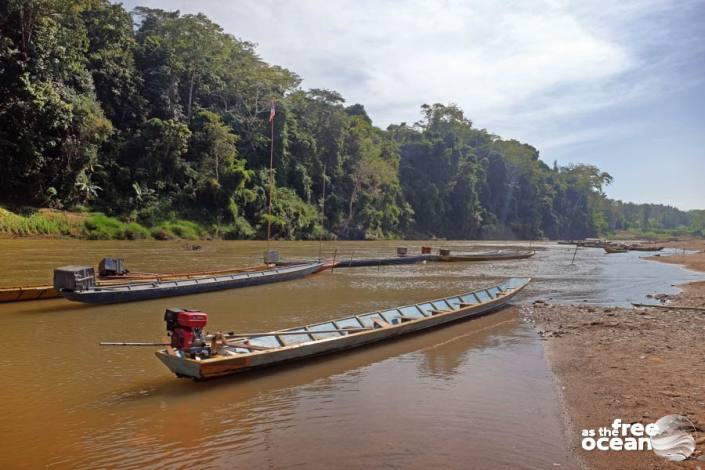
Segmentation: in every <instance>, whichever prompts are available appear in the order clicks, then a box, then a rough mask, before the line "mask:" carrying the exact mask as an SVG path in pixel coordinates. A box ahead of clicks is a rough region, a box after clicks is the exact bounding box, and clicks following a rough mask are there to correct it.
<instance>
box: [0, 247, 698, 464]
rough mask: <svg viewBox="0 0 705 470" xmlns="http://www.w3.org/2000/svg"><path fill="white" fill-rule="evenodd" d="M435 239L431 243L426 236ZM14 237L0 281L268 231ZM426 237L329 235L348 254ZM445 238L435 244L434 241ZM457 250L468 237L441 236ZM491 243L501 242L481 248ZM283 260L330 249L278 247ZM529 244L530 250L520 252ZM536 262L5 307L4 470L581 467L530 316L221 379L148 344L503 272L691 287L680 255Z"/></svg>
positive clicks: (142, 266) (246, 250)
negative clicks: (182, 321)
mask: <svg viewBox="0 0 705 470" xmlns="http://www.w3.org/2000/svg"><path fill="white" fill-rule="evenodd" d="M427 243H429V242H427ZM201 244H202V245H203V250H202V251H189V250H186V249H185V248H184V243H183V242H151V241H142V242H88V241H75V240H0V276H1V277H0V285H4V286H8V285H16V284H30V283H41V282H48V281H49V279H50V277H51V269H52V268H53V267H55V266H59V265H64V264H87V265H93V266H95V265H96V264H97V263H98V261H99V260H100V258H101V257H103V256H113V257H121V258H124V259H125V261H126V263H127V265H128V267H129V268H131V269H132V270H134V271H159V272H166V271H179V270H194V269H215V268H226V267H231V266H247V265H254V264H258V263H259V260H260V259H261V253H262V251H263V249H264V247H265V245H264V243H261V242H222V241H218V242H201ZM421 244H422V243H421V242H336V243H333V242H329V243H324V245H323V251H324V253H331V252H332V251H333V250H334V249H337V250H338V255H337V256H338V258H341V257H350V256H351V254H352V255H353V256H355V257H361V256H373V255H389V254H391V253H393V252H394V248H395V247H396V246H397V245H405V246H408V247H409V249H410V252H417V251H418V249H419V246H420V245H421ZM434 244H435V245H436V246H438V243H434ZM443 244H444V245H453V246H459V247H471V246H478V245H480V244H478V243H472V242H457V243H455V242H453V243H451V242H443ZM483 245H497V243H492V244H488V243H484V244H483ZM273 246H274V247H275V248H277V249H279V250H280V251H281V253H282V255H284V256H285V257H290V258H304V257H315V256H316V255H317V254H318V250H319V245H318V243H315V242H311V243H306V242H277V243H275V244H274V245H273ZM523 246H526V244H524V245H523ZM534 246H535V247H536V248H537V250H538V252H537V255H536V256H535V257H534V258H531V259H527V260H520V261H506V262H498V263H429V264H423V265H411V266H389V267H381V268H352V269H340V270H335V271H333V272H324V273H321V274H318V275H315V276H312V277H309V278H306V279H302V280H297V281H291V282H286V283H280V284H273V285H268V286H259V287H251V288H244V289H238V290H230V291H221V292H216V293H210V294H201V295H194V296H185V297H177V298H169V299H161V300H153V301H145V302H137V303H129V304H116V305H106V306H87V305H82V304H76V303H70V302H68V301H65V300H60V299H58V300H45V301H40V302H26V303H18V304H0V332H1V333H0V334H1V335H2V343H1V344H2V348H1V349H0V377H1V378H2V379H1V380H2V387H0V412H1V413H2V421H0V468H37V467H52V468H54V467H56V468H183V467H196V466H197V467H199V468H223V467H227V468H301V467H305V468H332V467H337V468H371V467H380V466H385V467H392V468H423V467H428V466H429V465H438V466H442V467H444V468H575V467H576V462H575V461H574V459H573V457H572V456H571V454H570V451H569V445H568V437H567V435H566V431H565V426H564V421H563V418H562V415H561V408H560V404H559V394H558V390H557V386H556V383H555V382H554V379H553V377H552V375H551V373H550V370H549V368H548V365H547V363H546V361H545V359H544V356H543V348H542V343H541V341H540V339H539V337H538V336H537V334H536V333H535V332H534V331H533V330H532V328H531V327H530V326H529V325H528V324H527V323H524V322H523V321H522V320H521V319H520V317H519V315H518V311H517V309H514V308H509V309H506V310H503V311H501V312H499V313H496V314H492V315H489V316H486V317H482V318H480V319H477V320H473V321H466V322H461V323H456V324H453V325H451V326H448V327H444V328H440V329H437V330H435V331H431V332H428V333H424V334H419V335H414V336H410V337H408V338H402V339H400V340H397V341H393V342H388V343H382V344H379V345H376V346H373V347H368V348H364V349H360V350H356V351H351V352H348V353H345V354H341V355H335V356H330V357H324V358H320V359H316V360H312V361H307V362H303V363H299V364H295V365H291V366H287V367H283V368H278V369H273V370H269V371H263V372H257V373H252V374H245V375H243V376H240V377H233V378H226V379H221V380H215V381H211V382H204V383H195V382H191V381H187V380H179V379H176V378H175V377H174V376H173V375H171V374H170V373H169V372H168V371H167V370H166V369H165V368H164V367H163V366H162V365H161V364H160V363H159V362H158V360H157V359H156V358H155V357H154V355H153V349H152V348H101V347H99V346H98V342H99V341H105V340H147V341H152V340H157V341H158V340H161V339H162V338H163V337H164V323H163V317H162V316H163V312H164V309H165V308H166V307H168V306H184V307H195V308H200V309H201V310H203V311H205V312H207V313H208V314H209V327H208V329H209V330H211V331H213V330H216V329H224V330H233V329H234V330H238V329H239V330H241V331H242V330H250V331H253V330H254V331H265V330H269V329H276V328H284V327H289V326H295V325H299V324H302V323H311V322H315V321H319V320H324V319H328V318H335V317H340V316H344V315H345V314H351V313H362V312H366V311H372V310H377V309H381V308H383V307H389V306H398V305H402V304H408V303H413V302H417V301H421V300H425V299H429V298H436V297H441V296H445V295H449V294H452V293H460V292H465V291H468V290H471V289H473V288H475V287H480V286H483V285H490V284H492V283H493V282H494V281H495V280H498V279H500V278H503V277H506V276H527V275H528V276H532V277H534V282H533V283H532V285H531V286H530V288H529V289H528V290H527V291H526V292H525V293H524V294H522V297H521V298H519V299H517V302H522V301H528V300H530V299H532V298H536V297H541V298H552V299H553V300H554V301H556V302H560V301H570V302H580V301H583V300H586V301H589V302H596V303H606V304H626V303H628V302H631V301H646V300H647V299H645V295H646V294H648V293H656V292H674V291H675V289H674V288H672V287H671V284H675V283H679V282H686V281H690V280H695V279H696V278H697V275H696V274H694V273H691V272H688V271H685V270H683V269H681V268H679V267H676V266H671V265H665V264H660V263H654V262H649V261H645V260H642V259H640V257H639V254H637V253H627V254H624V255H609V256H607V255H604V254H603V253H602V252H601V251H598V250H593V249H581V250H579V251H578V253H577V255H576V258H575V263H574V264H573V265H571V264H570V262H571V259H572V256H573V250H574V248H573V247H570V246H560V245H554V244H539V245H534Z"/></svg>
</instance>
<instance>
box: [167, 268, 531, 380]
mask: <svg viewBox="0 0 705 470" xmlns="http://www.w3.org/2000/svg"><path fill="white" fill-rule="evenodd" d="M516 281H519V282H518V285H517V286H516V287H515V288H512V289H511V290H510V291H507V292H506V293H505V294H502V295H498V297H497V298H495V299H494V300H490V301H487V302H482V303H479V304H473V305H469V306H467V307H460V308H458V309H456V310H449V311H447V312H444V313H437V314H434V315H432V316H429V317H422V318H419V319H417V320H413V321H408V322H403V323H401V324H398V325H391V326H387V327H382V328H375V329H372V330H368V331H363V332H359V333H354V334H346V335H344V336H335V337H331V338H326V339H319V340H317V341H313V342H308V343H303V344H299V345H294V346H286V347H282V348H278V349H274V350H271V351H260V352H254V353H251V354H245V355H241V356H234V357H223V358H220V357H215V358H211V359H204V360H201V361H198V360H195V359H189V358H183V357H180V356H177V355H173V354H170V353H169V352H168V351H167V350H162V351H157V352H156V353H155V354H156V356H157V357H158V358H159V360H160V361H162V363H163V364H164V365H165V366H166V367H167V368H169V370H171V371H172V372H173V373H174V374H176V376H177V377H190V378H193V379H196V380H204V379H212V378H217V377H222V376H226V375H232V374H238V373H242V372H246V371H251V370H255V369H260V368H265V367H272V366H276V365H280V364H285V363H289V362H293V361H298V360H303V359H308V358H311V357H317V356H321V355H325V354H333V353H337V352H341V351H345V350H349V349H353V348H358V347H361V346H365V345H368V344H371V343H376V342H380V341H384V340H390V339H393V338H397V337H400V336H403V335H407V334H411V333H416V332H420V331H423V330H427V329H430V328H434V327H438V326H441V325H444V324H447V323H451V322H455V321H460V320H466V319H469V318H475V317H479V316H482V315H485V314H488V313H490V312H492V311H495V310H498V309H500V308H502V307H504V306H505V305H506V304H507V303H508V302H509V301H510V300H511V299H512V298H513V297H514V296H515V295H516V294H518V293H519V292H520V291H521V290H522V289H523V288H524V287H525V286H526V285H527V284H528V282H529V279H518V280H516ZM422 304H424V303H422ZM422 304H417V305H422ZM361 316H362V315H361ZM341 320H345V319H341ZM341 320H334V322H340V321H341Z"/></svg>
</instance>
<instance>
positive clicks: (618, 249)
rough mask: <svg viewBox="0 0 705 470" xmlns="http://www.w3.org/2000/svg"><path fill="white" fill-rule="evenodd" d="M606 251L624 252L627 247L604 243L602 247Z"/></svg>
mask: <svg viewBox="0 0 705 470" xmlns="http://www.w3.org/2000/svg"><path fill="white" fill-rule="evenodd" d="M602 248H603V249H604V250H605V251H606V252H607V253H626V252H627V251H628V250H627V247H626V246H624V245H610V244H606V245H605V246H603V247H602Z"/></svg>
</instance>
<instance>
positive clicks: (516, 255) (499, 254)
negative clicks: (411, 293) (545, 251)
mask: <svg viewBox="0 0 705 470" xmlns="http://www.w3.org/2000/svg"><path fill="white" fill-rule="evenodd" d="M535 254H536V252H535V251H534V250H516V251H514V250H510V251H505V250H493V251H478V252H474V253H473V252H469V253H457V254H452V253H451V252H450V251H449V250H440V253H439V255H438V256H437V259H438V261H497V260H511V259H526V258H531V257H532V256H534V255H535Z"/></svg>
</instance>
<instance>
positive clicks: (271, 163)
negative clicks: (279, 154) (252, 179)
mask: <svg viewBox="0 0 705 470" xmlns="http://www.w3.org/2000/svg"><path fill="white" fill-rule="evenodd" d="M272 109H274V103H272ZM269 122H270V124H271V132H272V135H271V141H270V149H269V217H268V218H267V251H269V239H270V238H271V237H272V187H273V186H274V115H273V114H271V113H270V120H269Z"/></svg>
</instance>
